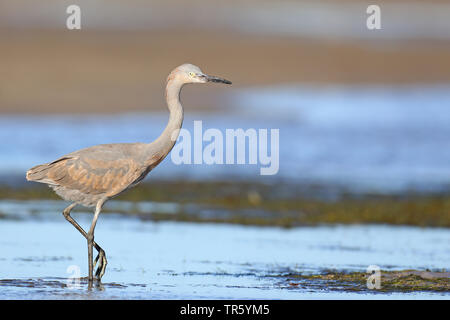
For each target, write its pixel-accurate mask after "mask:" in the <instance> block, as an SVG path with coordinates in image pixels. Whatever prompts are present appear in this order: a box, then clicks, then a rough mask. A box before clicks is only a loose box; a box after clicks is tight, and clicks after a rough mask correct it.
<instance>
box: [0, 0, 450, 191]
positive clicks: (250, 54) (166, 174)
mask: <svg viewBox="0 0 450 320" xmlns="http://www.w3.org/2000/svg"><path fill="white" fill-rule="evenodd" d="M70 4H72V1H46V0H43V1H39V2H31V1H21V0H19V1H5V0H4V1H2V2H1V4H0V6H1V7H0V28H1V29H0V36H1V39H2V41H1V42H0V46H1V48H0V49H1V52H2V59H1V61H0V70H2V74H3V77H1V79H0V88H1V89H0V112H1V113H2V117H1V119H0V121H1V129H0V138H1V141H2V146H1V153H0V172H1V174H2V175H21V176H23V173H24V171H25V170H26V169H27V168H28V167H30V166H32V165H33V164H36V163H40V162H47V161H49V160H51V159H54V158H56V157H57V156H59V155H62V154H65V153H67V152H69V151H72V150H74V149H77V148H82V147H85V146H89V145H93V144H97V143H110V142H132V141H152V140H153V139H155V138H156V137H157V136H158V134H159V133H160V132H161V131H162V129H163V128H164V126H165V124H166V121H167V120H166V119H167V109H166V106H165V101H164V94H163V92H164V86H165V79H166V77H167V74H168V73H169V72H170V71H171V70H172V69H173V68H174V67H175V66H178V65H180V64H182V63H185V62H190V63H193V64H196V65H199V66H200V67H201V68H203V71H205V72H207V73H211V74H217V75H221V76H223V77H225V78H229V79H231V80H232V81H233V86H232V87H231V88H229V87H222V86H212V85H211V86H207V87H206V86H192V87H189V88H188V89H186V90H184V92H183V101H184V106H185V111H186V112H185V114H186V121H185V127H186V128H188V129H191V128H192V121H193V120H203V122H204V123H203V125H204V128H205V129H206V128H208V127H215V128H225V127H226V128H239V127H243V128H280V129H281V138H280V140H281V150H280V152H281V155H280V158H281V161H280V162H281V165H280V172H279V175H278V176H277V177H271V178H272V180H273V179H289V180H293V181H294V182H301V183H304V182H308V183H309V182H320V183H322V182H323V183H326V184H328V183H333V184H336V183H338V184H344V185H346V186H356V188H357V189H359V188H361V187H365V188H369V189H372V188H378V189H379V188H382V189H385V188H389V189H392V188H394V189H398V188H420V189H430V188H432V189H436V188H442V187H443V186H445V187H448V186H449V177H450V161H449V160H450V147H449V146H450V145H449V144H450V140H449V139H448V137H449V136H450V125H449V124H450V114H449V112H450V111H449V110H450V109H449V106H450V93H449V90H448V89H449V86H448V82H449V80H450V59H449V57H450V33H449V31H448V30H450V21H449V20H448V19H447V17H448V15H449V13H450V4H448V3H447V2H446V1H427V3H426V4H425V3H423V2H422V1H406V0H398V1H379V2H378V4H379V6H380V8H381V23H382V24H381V26H382V29H381V30H368V29H367V27H366V19H367V17H368V16H369V15H368V14H367V13H366V9H367V7H368V6H369V5H370V4H371V2H370V1H351V0H350V1H338V0H332V1H228V2H226V3H212V2H210V1H189V2H184V1H135V0H133V1H127V2H126V3H124V2H123V1H99V0H96V1H77V2H76V4H77V5H79V6H80V8H81V30H68V29H67V28H66V19H67V17H68V16H69V15H68V14H66V8H67V7H68V6H69V5H70ZM142 113H145V114H144V115H143V114H142ZM258 172H259V169H258V168H256V166H248V167H246V166H244V167H242V166H217V165H216V166H207V165H202V166H198V165H197V166H179V167H177V166H174V165H173V164H171V163H170V161H165V162H164V163H163V164H162V165H161V166H160V167H159V168H158V170H155V171H154V172H153V173H152V175H153V176H155V178H169V179H174V178H180V177H183V178H184V177H186V176H188V178H196V177H200V176H201V179H203V178H212V177H215V178H219V179H224V178H229V177H230V176H232V177H233V179H234V178H238V177H243V175H244V177H245V179H251V180H254V179H262V177H260V176H259V174H258ZM264 178H265V179H269V178H268V177H264ZM362 185H364V186H362Z"/></svg>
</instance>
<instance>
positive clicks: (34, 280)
mask: <svg viewBox="0 0 450 320" xmlns="http://www.w3.org/2000/svg"><path fill="white" fill-rule="evenodd" d="M114 205H115V204H114V203H112V207H114ZM63 207H64V203H63V202H62V201H50V202H49V201H44V202H41V201H26V202H21V201H1V202H0V211H1V212H2V213H3V214H4V216H5V217H4V218H3V219H2V220H0V247H1V248H2V254H1V257H0V298H1V299H43V298H44V299H47V298H57V299H65V298H76V299H78V298H79V299H114V298H121V299H127V298H130V299H131V298H140V299H178V298H183V299H207V298H210V299H215V298H217V299H220V298H232V299H247V298H252V299H253V298H263V299H300V298H357V299H363V298H386V297H387V296H388V297H389V298H444V299H448V298H449V295H448V293H445V292H444V293H424V292H415V293H389V294H386V293H377V292H363V293H355V292H347V291H344V290H342V291H336V290H329V289H327V288H326V287H323V288H317V287H314V288H301V287H296V288H286V283H285V282H283V281H284V280H283V279H284V278H283V277H282V276H283V275H285V274H287V273H289V272H302V273H319V272H322V271H324V270H328V269H332V270H340V271H344V270H345V271H363V272H365V270H366V269H367V267H368V266H369V265H378V266H380V268H381V269H382V270H392V269H422V270H423V269H426V268H429V269H436V270H437V269H439V270H440V269H443V268H448V266H449V265H450V232H449V231H448V230H447V229H436V228H435V229H430V228H416V227H392V226H369V225H355V226H320V227H301V228H294V229H281V228H272V227H244V226H233V225H221V224H195V223H171V222H159V223H154V222H151V221H145V222H144V221H142V220H140V219H138V218H136V217H130V216H122V215H118V214H113V213H108V214H104V215H101V217H100V219H99V223H98V225H97V229H96V241H97V242H98V243H99V244H100V245H101V246H102V247H103V248H104V249H105V251H106V253H107V257H108V260H109V264H108V268H107V272H106V274H105V276H104V277H103V284H102V285H101V286H100V287H94V288H93V289H92V290H88V288H87V284H86V283H85V282H84V281H82V282H81V284H80V287H75V288H68V287H67V284H68V277H70V276H71V275H74V273H73V270H74V269H70V267H71V266H78V267H79V268H80V272H81V276H86V273H87V252H86V251H87V250H86V242H85V240H84V238H82V236H81V235H80V234H79V233H78V232H77V231H76V230H75V229H74V228H73V227H72V226H71V225H70V224H69V223H68V222H66V221H65V219H64V218H63V216H62V214H61V213H60V212H61V210H62V209H63ZM73 216H74V218H75V219H77V220H78V221H79V222H80V224H81V225H82V226H83V227H88V226H89V224H90V220H91V215H89V214H86V213H82V212H76V213H74V214H73ZM75 268H76V267H75ZM71 283H72V282H70V283H69V284H71Z"/></svg>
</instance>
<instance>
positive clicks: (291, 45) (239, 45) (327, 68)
mask: <svg viewBox="0 0 450 320" xmlns="http://www.w3.org/2000/svg"><path fill="white" fill-rule="evenodd" d="M0 38H1V39H2V41H1V42H0V51H1V52H2V59H1V62H0V64H1V70H2V74H3V76H2V77H1V79H0V93H1V94H0V113H50V112H57V113H85V112H97V113H98V112H107V113H114V112H130V111H143V110H153V111H163V112H165V111H166V109H165V108H166V107H165V103H164V97H163V96H164V95H163V92H164V91H163V90H164V85H165V79H166V77H167V74H168V72H169V71H170V70H171V69H172V68H173V67H175V66H177V65H179V64H181V63H185V62H191V63H194V64H198V65H200V66H201V67H202V68H203V69H204V71H205V72H207V73H212V74H216V75H221V76H223V77H225V78H229V79H230V80H232V81H233V86H232V87H231V88H229V87H221V86H217V85H216V86H213V85H208V88H205V87H204V86H203V87H202V86H192V88H189V90H185V92H184V93H183V99H184V101H185V104H186V105H189V107H190V109H191V110H202V111H206V110H207V111H214V110H220V107H221V106H223V105H224V104H227V101H226V96H227V94H229V93H231V92H232V90H237V89H239V88H242V87H253V86H263V85H271V84H277V83H309V84H313V85H314V84H315V85H333V84H337V83H357V84H364V83H365V84H369V83H372V84H374V83H375V84H376V83H378V84H384V85H389V84H403V83H441V82H449V81H450V72H449V70H450V60H449V59H448V57H449V56H450V44H449V43H448V42H445V41H431V40H430V41H425V40H422V41H419V40H417V41H413V40H411V41H401V42H398V41H339V40H335V41H332V40H330V41H323V40H314V39H307V38H300V37H269V36H258V35H246V34H238V33H232V32H218V31H214V32H208V31H205V30H203V29H202V30H199V29H186V30H184V31H180V30H179V29H178V30H177V29H167V30H155V31H133V32H124V31H121V32H119V31H118V32H112V31H109V32H108V31H85V30H82V31H79V32H78V31H77V32H70V31H50V30H40V31H39V30H28V29H24V30H20V29H7V28H3V29H1V31H0Z"/></svg>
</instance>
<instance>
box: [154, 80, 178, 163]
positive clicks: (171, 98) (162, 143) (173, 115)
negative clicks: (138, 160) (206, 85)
mask: <svg viewBox="0 0 450 320" xmlns="http://www.w3.org/2000/svg"><path fill="white" fill-rule="evenodd" d="M183 85H184V83H183V82H181V81H179V80H177V79H174V78H169V79H168V81H167V85H166V102H167V107H168V108H169V112H170V116H169V122H168V123H167V126H166V128H165V129H164V131H163V132H162V133H161V135H160V136H159V137H158V138H157V139H156V140H155V141H154V142H152V143H150V144H149V145H148V146H149V147H150V148H149V150H148V153H149V154H147V159H148V160H150V158H154V156H155V155H158V156H160V157H161V160H162V159H163V158H164V157H165V156H166V155H167V154H168V153H169V152H170V150H172V148H173V146H174V145H175V142H176V140H177V138H178V135H179V133H180V130H179V129H181V125H182V124H183V107H182V105H181V102H180V92H181V88H182V87H183Z"/></svg>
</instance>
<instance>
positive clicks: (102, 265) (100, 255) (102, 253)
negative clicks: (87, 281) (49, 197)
mask: <svg viewBox="0 0 450 320" xmlns="http://www.w3.org/2000/svg"><path fill="white" fill-rule="evenodd" d="M76 205H77V204H76V203H73V204H71V205H70V206H68V207H67V208H66V209H64V211H63V215H64V218H66V220H67V221H69V222H70V223H71V224H72V225H73V226H74V227H75V229H77V230H78V231H79V232H80V233H81V234H82V235H83V237H85V238H86V240H87V237H88V235H87V233H86V231H84V230H83V228H82V227H81V226H80V225H79V224H78V223H77V222H76V221H75V220H74V219H73V218H72V217H71V216H70V211H72V209H73V208H75V206H76ZM93 245H94V247H95V249H96V250H97V251H98V255H97V257H96V258H95V261H94V268H95V266H96V264H97V261H100V262H99V265H98V268H97V271H96V272H95V276H96V277H97V279H98V280H101V278H102V276H103V274H104V273H105V269H106V265H107V264H108V261H107V260H106V254H105V251H104V250H103V249H102V248H101V247H100V246H99V245H98V244H97V243H96V242H95V241H94V242H93Z"/></svg>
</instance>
